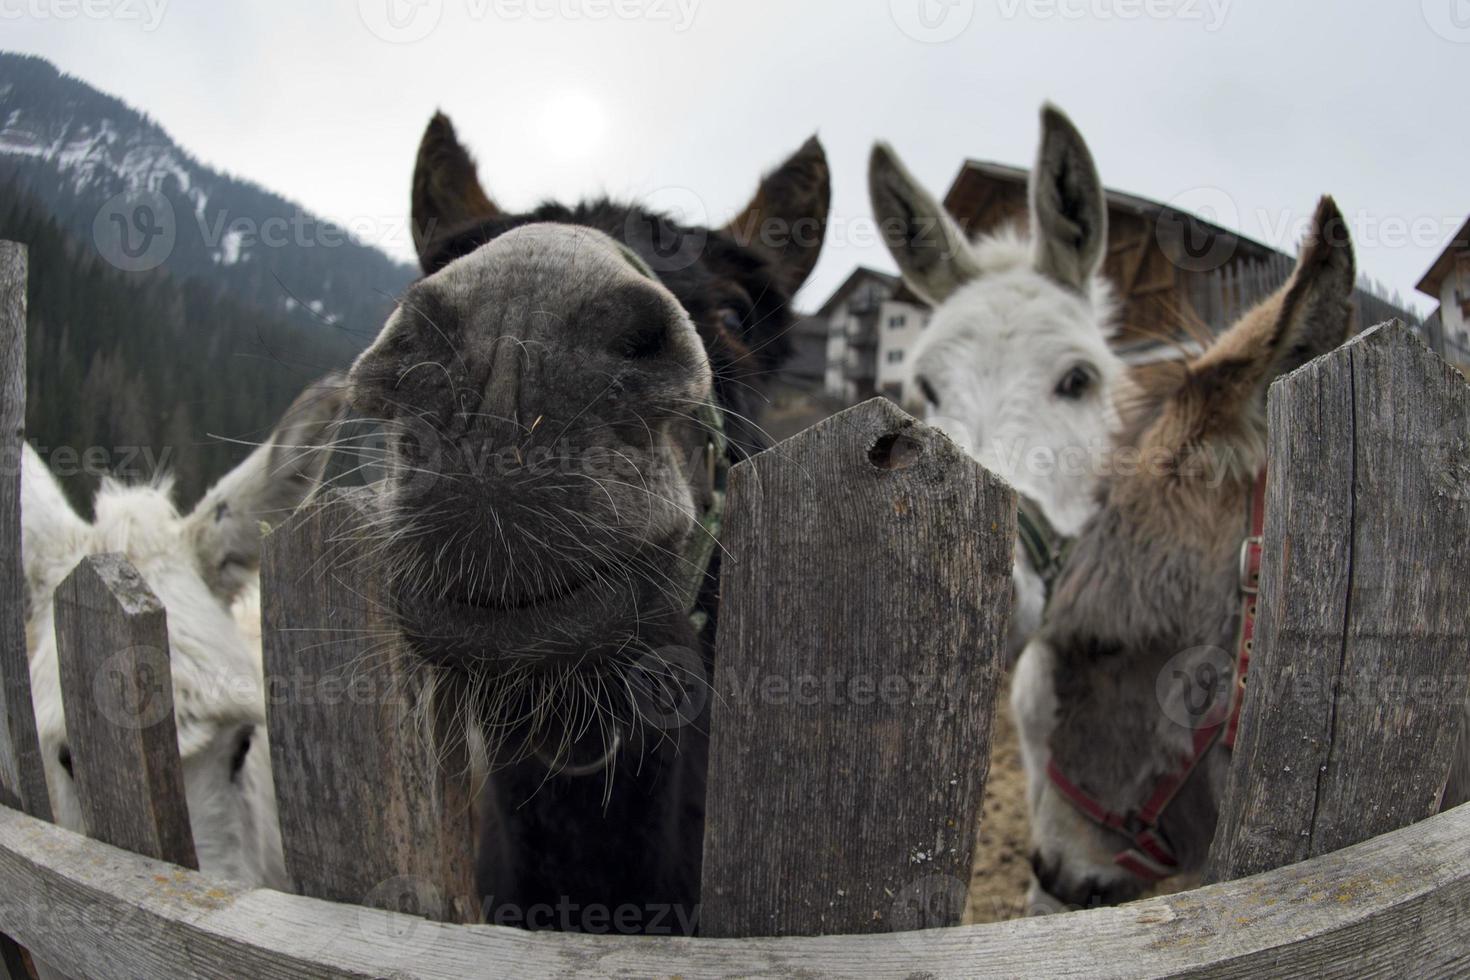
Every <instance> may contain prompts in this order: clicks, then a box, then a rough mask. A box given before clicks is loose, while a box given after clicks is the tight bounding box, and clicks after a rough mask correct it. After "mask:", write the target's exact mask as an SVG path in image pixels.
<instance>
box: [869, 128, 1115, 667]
mask: <svg viewBox="0 0 1470 980" xmlns="http://www.w3.org/2000/svg"><path fill="white" fill-rule="evenodd" d="M1041 130H1042V132H1041V149H1040V152H1039V153H1038V155H1037V160H1036V166H1035V168H1034V169H1033V170H1032V171H1031V182H1030V211H1031V227H1030V232H1029V234H1026V233H1025V232H1023V231H1018V230H1010V229H1007V230H1004V231H1001V232H999V233H997V234H992V235H982V236H981V237H979V238H978V239H976V240H975V241H973V242H971V241H970V240H969V239H967V238H966V237H965V234H964V232H963V231H961V230H960V228H959V226H958V225H957V224H956V223H955V221H954V219H953V218H951V217H950V216H949V214H948V213H947V212H946V211H945V210H944V208H943V207H941V206H940V204H939V202H938V201H936V200H935V199H934V197H933V196H931V195H930V194H929V192H928V191H926V190H925V189H924V188H923V187H922V186H921V185H920V184H919V183H918V181H916V180H915V179H914V177H913V175H911V174H910V173H909V172H908V170H907V169H905V168H904V166H903V164H902V163H901V162H900V161H899V159H898V156H897V155H896V154H895V153H894V152H893V150H892V149H890V148H889V147H888V146H887V145H886V144H882V143H880V144H878V145H877V146H876V147H874V148H873V157H872V161H871V163H870V167H869V185H870V191H871V194H872V198H873V209H874V211H875V213H876V215H877V217H878V220H879V223H880V226H881V227H882V229H883V232H884V238H885V240H886V241H887V243H888V248H889V251H891V252H892V253H893V257H894V259H895V260H896V261H897V262H898V267H899V270H900V271H901V272H902V273H903V279H904V282H906V283H907V284H908V285H909V287H910V288H911V289H912V290H913V291H914V292H916V293H918V294H919V295H920V296H921V297H923V298H924V299H925V300H927V301H928V302H929V303H930V304H931V305H932V306H933V307H934V316H933V318H932V319H931V320H930V321H929V325H928V327H926V328H925V331H924V336H923V338H922V339H921V341H920V347H919V349H918V351H917V352H916V355H915V357H914V358H913V359H912V364H913V367H912V373H911V378H912V381H913V387H914V388H916V389H917V393H918V394H920V395H922V396H923V398H924V400H925V401H926V402H927V403H928V406H927V412H928V417H929V420H930V421H931V423H934V424H937V425H939V427H940V428H942V429H944V430H945V431H946V432H948V433H949V434H950V435H951V437H953V438H955V439H956V441H958V442H960V443H961V444H962V445H963V446H964V448H965V449H966V450H967V451H968V452H969V453H970V454H971V455H972V456H973V457H974V458H975V459H976V460H978V461H979V462H980V463H981V464H983V465H984V466H985V467H986V468H988V469H989V470H991V471H992V472H994V473H997V474H999V475H1001V476H1003V477H1005V478H1006V479H1007V480H1008V481H1010V483H1011V485H1012V486H1013V487H1015V488H1016V489H1017V490H1018V491H1020V492H1021V493H1022V494H1024V495H1025V496H1026V497H1028V498H1030V502H1031V503H1030V505H1029V506H1028V507H1027V508H1025V509H1024V510H1023V513H1025V514H1026V516H1027V523H1028V524H1029V525H1030V526H1032V527H1036V526H1038V525H1044V524H1050V530H1051V531H1052V532H1054V534H1050V533H1045V532H1047V530H1048V529H1046V528H1045V527H1041V528H1040V532H1041V534H1042V536H1043V537H1047V538H1052V537H1058V538H1065V537H1071V536H1073V535H1075V534H1076V533H1077V532H1078V531H1079V530H1081V528H1082V525H1083V524H1084V523H1085V522H1086V521H1087V519H1088V517H1090V516H1091V515H1092V513H1093V512H1094V511H1095V510H1096V508H1097V503H1096V500H1095V497H1096V491H1097V485H1098V477H1099V476H1100V473H1099V471H1098V466H1099V465H1100V461H1101V460H1104V459H1106V458H1107V457H1106V453H1107V451H1108V450H1109V449H1110V448H1111V444H1112V439H1113V434H1114V430H1115V428H1116V426H1117V413H1116V412H1115V411H1114V408H1113V397H1114V393H1115V389H1116V388H1117V386H1118V385H1119V384H1120V383H1122V382H1123V380H1124V365H1123V362H1122V361H1121V360H1120V359H1119V358H1118V357H1117V355H1115V354H1114V353H1113V352H1112V350H1111V349H1110V348H1109V347H1108V343H1107V338H1108V335H1109V334H1110V333H1111V332H1112V330H1113V319H1114V316H1115V303H1114V301H1113V293H1112V290H1111V288H1110V287H1109V285H1108V283H1107V282H1106V281H1105V280H1104V279H1103V276H1102V264H1103V259H1104V257H1105V255H1106V252H1107V242H1108V219H1107V202H1106V198H1105V193H1104V191H1103V185H1102V181H1101V180H1100V179H1099V177H1098V174H1097V168H1096V167H1095V166H1094V164H1093V162H1092V154H1091V153H1090V152H1089V151H1088V149H1087V144H1086V143H1085V142H1084V141H1083V139H1082V136H1081V134H1080V133H1078V132H1077V129H1076V127H1074V126H1073V125H1072V123H1071V121H1070V120H1068V119H1067V117H1066V116H1065V115H1063V114H1062V112H1061V111H1060V110H1059V109H1057V108H1056V107H1054V106H1050V105H1048V106H1046V107H1045V108H1043V110H1042V113H1041ZM1038 512H1039V513H1038ZM1038 518H1044V521H1042V520H1039V519H1038ZM1023 530H1024V529H1023ZM1023 543H1024V542H1023ZM1036 564H1037V562H1036V560H1035V558H1034V556H1033V555H1032V554H1031V553H1030V551H1029V550H1028V549H1027V548H1025V547H1022V546H1020V545H1018V547H1017V554H1016V569H1015V581H1016V592H1017V596H1016V598H1017V602H1016V607H1015V611H1014V614H1013V616H1012V623H1011V656H1012V658H1014V657H1015V656H1016V655H1017V654H1018V653H1019V652H1020V649H1021V647H1022V646H1023V645H1024V644H1025V641H1026V638H1027V637H1028V636H1029V635H1030V634H1031V633H1032V632H1034V631H1035V629H1036V628H1037V626H1039V625H1040V622H1041V613H1042V608H1043V605H1044V594H1045V589H1044V586H1043V575H1044V574H1045V573H1046V572H1048V571H1049V570H1048V569H1044V568H1037V567H1036Z"/></svg>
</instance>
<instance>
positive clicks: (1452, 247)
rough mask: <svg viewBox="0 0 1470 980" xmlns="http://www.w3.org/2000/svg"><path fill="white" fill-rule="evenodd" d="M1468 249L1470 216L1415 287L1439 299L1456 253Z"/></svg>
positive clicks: (1469, 245)
mask: <svg viewBox="0 0 1470 980" xmlns="http://www.w3.org/2000/svg"><path fill="white" fill-rule="evenodd" d="M1467 251H1470V218H1466V219H1465V224H1464V225H1463V226H1461V228H1460V230H1459V231H1457V232H1455V237H1453V238H1451V239H1450V241H1449V244H1447V245H1446V246H1445V247H1444V251H1443V252H1441V253H1439V258H1437V259H1435V260H1434V264H1433V265H1431V266H1430V267H1429V271H1428V272H1426V273H1424V278H1423V279H1420V280H1419V285H1418V286H1416V287H1414V288H1416V289H1418V290H1419V292H1421V293H1427V294H1428V295H1430V296H1433V297H1434V298H1435V299H1436V300H1438V299H1439V287H1440V286H1442V285H1443V284H1444V279H1445V276H1447V275H1449V274H1450V270H1451V269H1452V268H1454V264H1455V253H1456V252H1467Z"/></svg>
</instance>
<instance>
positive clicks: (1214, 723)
mask: <svg viewBox="0 0 1470 980" xmlns="http://www.w3.org/2000/svg"><path fill="white" fill-rule="evenodd" d="M1265 526H1266V472H1265V471H1264V470H1262V471H1261V474H1260V475H1259V476H1258V477H1256V485H1255V487H1254V489H1253V490H1252V492H1251V501H1250V533H1249V534H1248V535H1247V536H1246V539H1245V540H1244V541H1242V542H1241V544H1240V596H1241V610H1240V632H1239V639H1238V641H1237V643H1236V650H1235V677H1234V680H1233V683H1232V685H1231V690H1230V697H1229V699H1228V700H1227V701H1226V702H1225V703H1224V704H1223V705H1219V706H1218V708H1217V710H1214V711H1211V712H1210V714H1209V715H1208V716H1206V718H1205V722H1204V724H1202V725H1201V726H1200V727H1198V728H1196V729H1195V731H1194V742H1193V744H1192V746H1191V749H1190V754H1189V756H1188V757H1187V758H1186V759H1185V760H1184V762H1183V763H1182V764H1181V765H1180V767H1179V768H1178V769H1176V770H1174V771H1173V772H1171V773H1168V774H1166V775H1165V776H1164V777H1163V778H1161V779H1160V780H1159V781H1158V783H1156V784H1155V785H1154V790H1153V792H1152V793H1150V794H1149V796H1148V799H1146V800H1145V801H1144V803H1143V805H1142V806H1141V807H1139V808H1138V809H1137V810H1133V811H1129V812H1127V813H1118V812H1116V811H1114V810H1109V809H1108V808H1107V807H1105V806H1103V804H1102V803H1101V802H1100V801H1099V800H1098V799H1097V798H1096V797H1094V796H1091V795H1089V794H1088V793H1087V791H1086V790H1084V789H1082V787H1080V786H1078V785H1077V784H1076V783H1074V782H1072V781H1071V780H1070V779H1068V778H1067V777H1066V775H1065V774H1064V773H1063V772H1062V770H1061V769H1060V768H1058V766H1057V763H1056V760H1055V759H1051V760H1049V761H1048V762H1047V764H1046V775H1047V778H1048V779H1050V780H1051V782H1052V785H1053V786H1055V787H1056V788H1057V790H1058V791H1059V792H1060V793H1061V794H1062V795H1063V796H1065V797H1066V798H1067V800H1068V801H1069V802H1071V804H1072V805H1073V806H1074V807H1076V808H1077V810H1078V812H1079V813H1081V814H1082V815H1083V816H1085V817H1087V818H1088V819H1089V820H1091V821H1092V822H1093V823H1095V824H1097V825H1098V826H1100V827H1103V828H1105V829H1107V830H1111V831H1113V832H1115V833H1118V834H1121V835H1122V836H1124V837H1126V838H1128V839H1129V840H1131V841H1132V842H1133V846H1132V847H1130V848H1128V849H1126V850H1123V851H1119V852H1118V853H1117V854H1115V855H1114V856H1113V861H1114V862H1115V863H1116V864H1117V865H1118V866H1119V867H1120V868H1123V869H1124V870H1125V871H1128V872H1130V873H1132V874H1133V875H1136V876H1137V877H1139V878H1142V879H1144V880H1146V881H1158V880H1160V879H1162V878H1168V877H1170V876H1171V875H1173V874H1175V873H1177V872H1178V870H1179V861H1178V858H1176V857H1175V855H1174V850H1173V848H1171V847H1170V846H1169V842H1168V841H1167V840H1165V839H1164V837H1163V835H1162V834H1161V833H1160V832H1159V820H1160V818H1161V817H1162V816H1163V815H1164V811H1165V810H1167V809H1168V808H1169V804H1170V803H1172V802H1174V797H1175V796H1177V795H1178V793H1179V790H1180V789H1181V788H1183V786H1184V784H1185V783H1186V782H1188V781H1189V777H1190V776H1192V775H1193V774H1194V771H1195V769H1197V768H1198V767H1199V764H1200V762H1201V761H1203V760H1204V757H1205V755H1206V754H1208V753H1209V751H1210V749H1211V748H1213V747H1214V745H1215V743H1216V742H1217V741H1222V739H1223V744H1224V746H1225V747H1226V748H1227V749H1233V748H1235V736H1236V733H1237V731H1238V730H1239V728H1240V707H1241V705H1242V704H1243V703H1244V701H1245V678H1246V675H1247V674H1248V673H1249V671H1250V665H1251V652H1252V649H1253V648H1254V646H1255V637H1256V593H1257V592H1258V590H1259V589H1260V584H1261V538H1262V534H1263V532H1264V531H1265Z"/></svg>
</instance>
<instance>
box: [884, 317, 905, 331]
mask: <svg viewBox="0 0 1470 980" xmlns="http://www.w3.org/2000/svg"><path fill="white" fill-rule="evenodd" d="M907 322H908V317H905V316H891V317H889V318H888V329H889V330H899V329H902V327H903V325H904V324H905V323H907Z"/></svg>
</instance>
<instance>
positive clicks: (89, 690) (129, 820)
mask: <svg viewBox="0 0 1470 980" xmlns="http://www.w3.org/2000/svg"><path fill="white" fill-rule="evenodd" d="M56 653H57V660H58V664H59V668H60V671H61V700H62V704H63V705H64V706H65V708H66V738H67V743H68V747H69V748H70V749H71V758H72V772H73V773H74V775H75V779H76V784H77V797H78V799H79V800H80V801H81V804H82V819H83V820H84V821H85V822H86V825H87V834H88V836H90V837H93V838H96V839H97V840H100V841H103V842H105V843H108V844H111V845H113V846H114V847H121V848H124V849H126V850H129V851H132V852H133V853H134V854H142V855H143V856H144V857H151V858H157V859H158V860H160V861H168V862H169V863H171V864H181V865H184V866H185V867H190V868H197V867H199V860H198V858H197V857H196V856H195V854H194V834H193V832H192V831H191V830H190V828H189V807H188V804H187V803H186V802H185V800H184V770H183V765H182V763H181V762H180V760H179V734H178V728H177V727H176V725H175V723H174V685H173V675H172V672H171V670H170V667H169V645H168V621H167V618H166V616H165V614H164V611H163V604H162V603H161V602H159V601H158V597H157V596H155V595H154V594H153V591H152V590H151V589H149V588H148V585H147V583H146V582H144V581H143V579H142V577H141V576H140V575H139V574H138V572H137V570H136V569H134V568H133V566H132V565H131V564H129V563H128V560H127V559H126V558H124V557H123V556H121V555H94V556H91V557H87V558H83V559H82V561H81V563H80V564H78V565H77V567H76V568H75V569H74V570H73V571H72V573H71V574H70V575H68V576H67V577H66V579H65V580H64V581H63V582H62V583H61V585H60V586H58V587H57V589H56Z"/></svg>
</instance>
